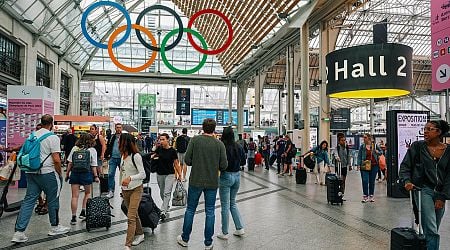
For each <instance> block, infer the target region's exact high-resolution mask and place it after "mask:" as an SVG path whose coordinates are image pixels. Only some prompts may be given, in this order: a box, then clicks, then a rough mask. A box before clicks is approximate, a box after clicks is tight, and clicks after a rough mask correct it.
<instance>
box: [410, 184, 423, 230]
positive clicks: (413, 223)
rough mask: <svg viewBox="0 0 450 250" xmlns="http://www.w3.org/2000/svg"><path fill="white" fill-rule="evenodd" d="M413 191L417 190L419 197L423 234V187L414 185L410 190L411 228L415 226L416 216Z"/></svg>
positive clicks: (418, 207) (420, 224) (420, 225)
mask: <svg viewBox="0 0 450 250" xmlns="http://www.w3.org/2000/svg"><path fill="white" fill-rule="evenodd" d="M413 191H416V192H417V194H418V195H417V197H418V198H417V199H418V206H417V210H418V214H419V235H422V234H423V230H422V188H420V187H416V186H414V188H413V189H412V190H410V191H409V201H410V202H409V203H410V205H411V228H414V226H415V224H416V223H415V216H414V205H413Z"/></svg>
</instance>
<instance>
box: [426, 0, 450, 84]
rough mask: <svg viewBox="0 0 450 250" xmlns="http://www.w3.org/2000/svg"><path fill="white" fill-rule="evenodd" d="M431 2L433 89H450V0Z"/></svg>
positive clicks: (434, 0)
mask: <svg viewBox="0 0 450 250" xmlns="http://www.w3.org/2000/svg"><path fill="white" fill-rule="evenodd" d="M430 2H431V50H432V51H431V54H432V55H431V71H432V74H431V78H432V90H433V91H440V90H444V89H450V55H449V54H450V41H449V37H450V29H449V27H450V0H433V1H430Z"/></svg>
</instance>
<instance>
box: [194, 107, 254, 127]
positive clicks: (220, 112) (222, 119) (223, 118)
mask: <svg viewBox="0 0 450 250" xmlns="http://www.w3.org/2000/svg"><path fill="white" fill-rule="evenodd" d="M232 114H233V124H235V125H236V124H237V110H235V109H234V110H233V112H232ZM206 118H212V119H214V120H216V122H217V126H225V125H227V122H228V109H191V124H192V125H202V123H203V120H205V119H206ZM244 126H248V110H244Z"/></svg>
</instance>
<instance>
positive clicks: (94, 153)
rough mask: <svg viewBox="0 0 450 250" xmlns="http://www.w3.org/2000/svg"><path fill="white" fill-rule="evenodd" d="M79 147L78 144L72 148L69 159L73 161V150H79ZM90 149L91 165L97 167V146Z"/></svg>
mask: <svg viewBox="0 0 450 250" xmlns="http://www.w3.org/2000/svg"><path fill="white" fill-rule="evenodd" d="M78 149H79V148H78V147H77V146H75V147H73V148H72V150H71V151H70V154H69V156H67V161H69V162H72V155H73V152H75V151H77V150H78ZM88 151H89V153H90V155H91V167H97V165H98V164H97V150H95V148H88Z"/></svg>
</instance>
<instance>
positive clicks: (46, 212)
mask: <svg viewBox="0 0 450 250" xmlns="http://www.w3.org/2000/svg"><path fill="white" fill-rule="evenodd" d="M38 214H39V215H44V214H48V208H47V207H44V206H43V207H42V208H41V210H39V212H38Z"/></svg>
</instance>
